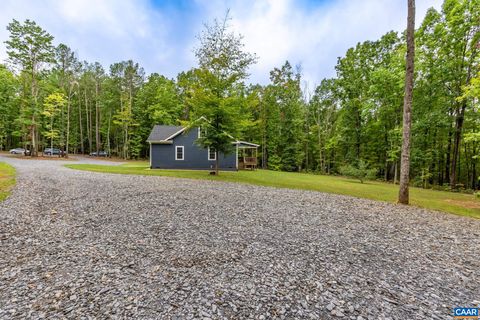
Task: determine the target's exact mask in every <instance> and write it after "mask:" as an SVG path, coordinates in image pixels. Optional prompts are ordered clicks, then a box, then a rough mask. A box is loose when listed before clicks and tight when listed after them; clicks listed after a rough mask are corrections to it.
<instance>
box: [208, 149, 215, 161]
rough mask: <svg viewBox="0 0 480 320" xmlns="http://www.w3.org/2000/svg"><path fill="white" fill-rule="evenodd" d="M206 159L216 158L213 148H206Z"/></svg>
mask: <svg viewBox="0 0 480 320" xmlns="http://www.w3.org/2000/svg"><path fill="white" fill-rule="evenodd" d="M208 160H217V154H216V153H215V149H214V148H210V147H209V148H208Z"/></svg>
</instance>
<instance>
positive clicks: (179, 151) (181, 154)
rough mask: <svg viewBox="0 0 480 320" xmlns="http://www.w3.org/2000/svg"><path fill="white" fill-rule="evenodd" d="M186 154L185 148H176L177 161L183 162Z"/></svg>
mask: <svg viewBox="0 0 480 320" xmlns="http://www.w3.org/2000/svg"><path fill="white" fill-rule="evenodd" d="M183 157H184V152H183V146H176V147H175V160H183Z"/></svg>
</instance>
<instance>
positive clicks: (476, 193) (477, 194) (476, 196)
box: [474, 191, 480, 200]
mask: <svg viewBox="0 0 480 320" xmlns="http://www.w3.org/2000/svg"><path fill="white" fill-rule="evenodd" d="M474 195H475V198H477V199H478V200H480V191H477V192H475V193H474Z"/></svg>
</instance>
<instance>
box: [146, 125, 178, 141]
mask: <svg viewBox="0 0 480 320" xmlns="http://www.w3.org/2000/svg"><path fill="white" fill-rule="evenodd" d="M183 129H184V127H182V126H166V125H155V126H154V127H153V129H152V131H151V132H150V135H149V136H148V139H147V141H165V140H168V139H169V138H170V137H171V136H172V135H175V133H177V132H179V131H182V130H183Z"/></svg>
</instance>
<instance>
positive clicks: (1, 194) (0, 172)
mask: <svg viewBox="0 0 480 320" xmlns="http://www.w3.org/2000/svg"><path fill="white" fill-rule="evenodd" d="M14 185H15V168H13V167H12V166H11V165H8V164H6V163H5V162H0V201H3V200H5V199H6V198H7V197H8V196H9V195H10V189H11V188H12V187H13V186H14Z"/></svg>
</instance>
